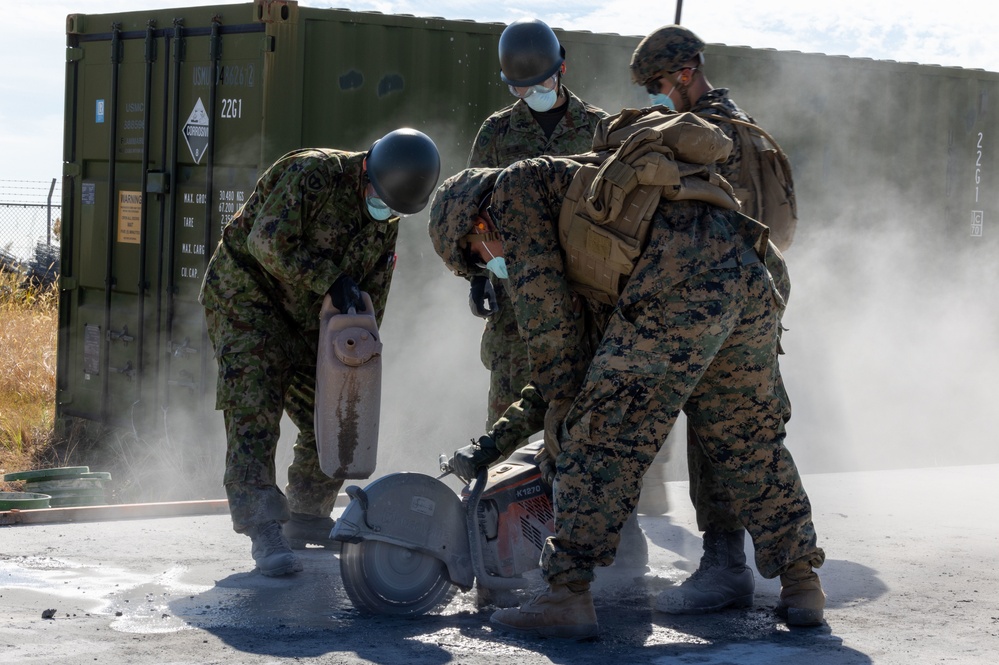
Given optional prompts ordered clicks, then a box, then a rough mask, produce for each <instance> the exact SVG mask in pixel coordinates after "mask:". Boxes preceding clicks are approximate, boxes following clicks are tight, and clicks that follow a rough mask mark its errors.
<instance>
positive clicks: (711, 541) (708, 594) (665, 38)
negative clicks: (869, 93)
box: [631, 25, 791, 614]
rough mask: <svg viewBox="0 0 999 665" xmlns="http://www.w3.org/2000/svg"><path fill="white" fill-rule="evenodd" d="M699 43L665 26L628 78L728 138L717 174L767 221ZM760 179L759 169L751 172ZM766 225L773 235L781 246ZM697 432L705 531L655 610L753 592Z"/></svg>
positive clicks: (738, 533) (690, 459) (654, 473)
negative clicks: (693, 567)
mask: <svg viewBox="0 0 999 665" xmlns="http://www.w3.org/2000/svg"><path fill="white" fill-rule="evenodd" d="M704 47H705V44H704V42H703V41H702V40H701V39H700V38H699V37H698V36H697V35H696V34H694V33H693V32H692V31H690V30H689V29H687V28H685V27H683V26H679V25H667V26H663V27H661V28H659V29H657V30H655V31H653V32H652V33H650V34H649V35H648V36H647V37H645V38H644V39H643V40H642V41H641V43H640V44H639V45H638V47H637V48H636V49H635V52H634V54H633V55H632V59H631V77H632V80H633V81H634V82H635V83H636V84H638V85H641V86H643V87H645V89H646V91H647V92H648V93H649V98H650V101H651V102H652V104H654V105H655V104H658V105H662V106H666V107H667V108H670V109H674V110H676V111H680V112H683V111H690V112H692V113H695V114H697V115H699V116H700V117H702V118H704V119H705V120H707V121H708V122H711V123H712V124H714V125H715V126H716V127H718V128H719V129H720V130H721V131H722V132H724V133H725V134H726V136H728V137H729V139H731V140H732V143H733V148H732V153H731V155H730V156H729V158H728V159H727V160H726V161H724V162H722V163H720V164H719V165H718V172H719V174H721V175H722V176H723V177H724V178H725V179H726V180H728V181H729V182H730V183H731V184H732V186H733V188H734V189H735V194H736V197H737V198H738V199H739V201H740V203H741V204H742V208H741V210H742V212H744V213H745V214H747V215H749V216H750V217H753V218H754V219H757V220H759V221H762V222H764V223H767V224H770V223H772V222H770V220H768V219H767V218H766V217H765V216H764V211H763V206H762V198H761V196H760V194H759V191H758V190H759V185H758V184H754V174H753V173H751V169H750V167H749V165H748V164H747V163H746V161H745V160H744V159H743V157H744V152H745V149H746V146H745V145H744V137H743V134H742V132H740V131H738V128H737V126H736V125H734V124H732V123H730V122H726V118H734V119H736V120H742V121H745V122H750V123H755V121H754V120H753V119H752V118H751V117H750V116H749V115H748V114H746V113H745V112H744V111H743V110H742V109H740V108H739V107H738V106H737V105H736V104H735V102H733V101H732V99H731V98H730V97H729V91H728V89H727V88H714V87H713V86H712V85H711V83H710V82H709V81H708V79H707V77H706V76H705V74H704V69H703V67H704ZM755 179H756V180H758V179H759V175H758V174H756V175H755ZM777 236H778V234H777V229H776V228H773V229H771V239H772V240H774V241H775V242H776V243H777V244H779V245H781V249H782V250H783V249H785V248H786V244H789V242H790V239H789V237H788V238H787V243H786V244H785V243H782V242H781V240H779V239H778V237H777ZM776 389H777V392H778V394H779V395H781V396H782V397H783V398H784V402H785V420H787V419H789V418H790V417H791V406H790V401H788V400H787V393H786V392H785V391H784V384H783V381H782V380H781V379H780V376H779V374H778V379H777V385H776ZM697 438H698V432H697V431H696V429H695V428H694V427H692V426H691V425H690V424H689V423H688V426H687V465H688V475H689V478H690V495H691V500H692V501H693V503H694V508H695V512H696V514H697V525H698V528H699V529H700V530H701V531H703V532H704V536H703V549H704V552H703V556H702V557H701V560H700V563H699V565H698V569H697V571H696V572H695V573H694V574H693V575H691V576H690V577H689V578H688V579H687V580H685V581H684V582H683V583H682V584H680V585H679V586H678V587H675V588H673V589H670V590H668V591H667V592H665V593H663V594H662V595H661V596H660V597H659V598H658V599H657V602H656V608H657V609H659V610H660V611H663V612H666V613H670V614H700V613H704V612H714V611H718V610H722V609H725V608H727V607H733V606H735V607H745V606H748V605H751V604H752V601H753V594H754V592H755V586H756V585H755V581H754V579H753V572H752V570H750V568H749V567H748V566H747V565H746V556H745V550H744V543H745V530H744V529H743V527H742V524H741V522H740V520H739V518H738V516H737V515H735V514H734V513H733V512H732V510H731V508H730V506H729V505H728V502H727V497H726V495H725V493H724V492H722V491H720V490H719V487H718V484H717V483H716V482H714V480H713V479H712V478H711V464H710V463H709V461H708V460H707V459H706V457H705V454H704V452H703V451H702V446H701V445H700V444H699V443H698V441H697ZM669 452H670V451H669V448H668V447H664V448H663V450H662V452H661V453H660V454H659V458H658V459H657V461H656V463H655V464H653V466H652V467H651V469H650V472H649V474H648V475H647V477H646V482H647V484H648V486H649V487H652V486H654V484H655V483H659V484H660V485H661V484H662V482H663V478H662V476H663V475H664V474H663V472H662V469H663V468H664V466H665V463H666V461H667V460H668V457H669Z"/></svg>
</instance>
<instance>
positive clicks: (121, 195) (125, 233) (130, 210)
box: [118, 192, 142, 245]
mask: <svg viewBox="0 0 999 665" xmlns="http://www.w3.org/2000/svg"><path fill="white" fill-rule="evenodd" d="M141 241H142V192H118V242H127V243H131V244H136V245H137V244H139V243H140V242H141Z"/></svg>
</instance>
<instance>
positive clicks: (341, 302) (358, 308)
mask: <svg viewBox="0 0 999 665" xmlns="http://www.w3.org/2000/svg"><path fill="white" fill-rule="evenodd" d="M326 293H328V294H329V296H330V300H332V301H333V306H334V307H336V308H337V309H338V310H340V311H341V312H346V311H348V310H350V308H351V307H353V308H354V311H355V312H363V311H364V300H363V299H362V298H361V289H360V287H359V286H357V282H355V281H354V280H353V278H352V277H351V276H350V275H348V274H346V273H345V274H343V275H340V276H339V277H337V278H336V281H335V282H333V286H331V287H330V288H329V290H328V291H327V292H326Z"/></svg>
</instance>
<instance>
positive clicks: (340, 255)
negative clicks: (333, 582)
mask: <svg viewBox="0 0 999 665" xmlns="http://www.w3.org/2000/svg"><path fill="white" fill-rule="evenodd" d="M364 158H365V153H353V152H343V151H338V150H327V149H306V150H298V151H295V152H291V153H289V154H287V155H285V156H284V157H282V158H280V159H279V160H278V161H277V162H275V163H274V165H273V166H271V167H270V168H269V169H268V170H267V171H266V172H265V173H264V174H263V176H261V178H260V180H259V181H258V182H257V185H256V188H255V189H254V192H253V194H252V195H251V196H250V198H249V200H248V201H247V202H246V204H245V205H244V206H243V207H242V208H241V209H240V211H239V212H238V213H237V214H236V216H235V217H233V219H232V221H230V222H229V223H228V224H227V225H226V226H225V228H224V229H223V231H222V239H221V241H220V242H219V245H218V248H217V249H216V251H215V254H214V255H213V257H212V260H211V263H210V264H209V266H208V271H207V274H206V276H205V281H204V285H203V287H202V291H201V302H202V304H203V305H204V306H205V308H206V315H207V318H208V329H209V335H210V336H211V339H212V343H213V344H214V346H215V357H216V360H217V361H218V365H219V380H218V386H217V397H216V404H215V408H217V409H221V410H222V411H223V412H224V415H225V422H226V433H227V437H228V452H227V455H226V468H225V478H224V483H225V488H226V493H227V495H228V498H229V509H230V512H231V514H232V521H233V528H234V529H235V530H236V531H237V532H240V533H245V532H247V531H248V530H249V529H251V527H253V526H254V525H257V524H260V523H263V522H268V521H278V522H284V521H287V520H288V519H289V518H290V515H289V508H290V511H291V512H294V513H303V514H307V515H326V516H328V515H329V514H330V511H331V510H332V509H333V503H334V501H335V499H336V496H337V492H338V491H339V490H340V486H341V485H342V484H343V481H342V480H339V479H337V480H334V479H332V478H330V477H328V476H326V475H325V474H324V473H323V472H322V471H321V470H320V468H319V458H318V454H317V451H316V436H315V431H314V420H313V418H314V415H313V411H314V408H315V382H316V352H317V345H318V342H319V310H320V307H321V305H322V301H323V297H324V296H325V294H326V292H327V289H328V288H329V287H330V285H331V284H333V283H334V282H335V281H336V279H337V278H338V277H340V276H341V275H349V276H351V277H352V278H353V279H355V280H356V281H357V284H358V286H359V287H360V289H361V290H362V291H366V292H367V293H368V294H369V295H370V296H371V301H372V304H373V305H374V308H375V317H376V320H377V321H378V322H379V323H381V319H382V315H383V314H384V311H385V301H386V299H387V297H388V290H389V285H390V284H391V281H392V270H393V268H394V265H395V246H396V238H397V234H398V226H397V218H391V219H389V220H386V221H376V220H374V219H371V218H370V217H368V216H367V215H366V214H365V213H364V212H363V211H362V210H363V204H361V205H359V202H360V201H361V198H360V197H361V192H362V191H363V190H364V187H365V183H364V179H363V171H362V163H363V160H364ZM284 411H287V412H288V415H289V417H290V418H291V421H292V422H293V423H294V424H295V426H296V427H297V428H298V430H299V433H298V438H297V440H296V442H295V447H294V459H293V461H292V464H291V466H290V467H289V469H288V485H287V487H286V489H285V494H282V492H281V491H280V490H279V489H278V487H277V484H276V477H275V467H274V455H275V451H276V447H277V443H278V436H279V429H278V426H279V423H280V420H281V415H282V412H284ZM286 496H287V499H286V498H285V497H286Z"/></svg>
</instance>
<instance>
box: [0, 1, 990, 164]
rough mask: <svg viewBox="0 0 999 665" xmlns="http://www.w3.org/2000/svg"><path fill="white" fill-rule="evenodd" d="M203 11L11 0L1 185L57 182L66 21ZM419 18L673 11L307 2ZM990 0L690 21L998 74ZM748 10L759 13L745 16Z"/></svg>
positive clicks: (695, 15) (732, 12)
mask: <svg viewBox="0 0 999 665" xmlns="http://www.w3.org/2000/svg"><path fill="white" fill-rule="evenodd" d="M205 4H215V5H227V4H243V3H242V2H233V1H231V0H221V1H220V2H214V3H212V2H183V1H176V0H174V1H167V0H130V1H127V2H126V1H122V0H100V1H98V0H79V1H77V2H62V1H57V0H30V1H28V2H5V3H4V20H3V21H2V22H0V56H2V61H3V62H4V63H5V65H6V66H5V67H3V69H2V71H0V156H2V159H0V180H38V181H47V180H51V179H52V178H53V177H59V176H60V174H61V170H62V169H61V158H62V136H61V135H62V127H63V122H62V113H63V76H64V71H65V70H64V63H65V49H64V47H65V17H66V15H67V14H71V13H84V14H100V13H115V12H122V11H135V10H136V9H153V8H159V7H181V6H196V5H205ZM300 4H302V5H307V6H314V7H346V8H350V9H355V10H360V11H371V10H373V11H380V12H383V13H402V14H413V15H417V16H443V17H445V18H450V19H472V20H479V21H499V22H503V23H508V22H510V21H513V20H516V19H518V18H524V17H537V18H541V19H542V20H544V21H545V22H547V23H548V24H549V25H551V26H553V27H558V28H564V29H567V30H589V31H592V32H613V33H618V34H625V35H644V34H646V33H648V32H650V31H651V30H653V29H655V28H656V27H658V26H660V25H664V24H666V23H672V22H673V18H674V15H675V11H676V3H675V2H673V1H670V0H667V1H666V2H661V3H659V6H660V7H661V9H660V10H659V11H650V9H649V8H650V6H654V5H653V4H652V3H649V2H647V1H644V2H643V1H641V0H618V1H614V0H604V1H602V2H592V1H589V0H572V1H570V2H565V1H564V0H560V1H559V2H550V1H547V0H532V2H517V1H515V2H509V3H486V2H461V1H458V2H451V1H446V0H445V1H440V0H439V1H436V2H353V1H350V0H335V1H333V2H330V1H326V2H317V1H315V0H305V1H303V2H300ZM990 4H991V3H986V2H984V1H983V0H950V1H949V2H939V1H934V2H930V1H928V0H910V1H908V2H903V1H901V0H875V1H871V0H837V1H836V2H823V3H816V2H802V1H801V0H758V1H757V2H753V3H749V2H746V0H686V1H685V2H684V3H683V15H682V22H683V23H684V24H685V25H687V26H688V27H690V28H691V29H693V30H694V31H695V32H697V33H698V34H699V35H700V36H701V37H702V38H703V39H704V40H705V41H708V42H714V43H723V44H730V45H744V46H752V47H756V48H774V49H778V50H794V51H804V52H809V53H826V54H830V55H848V56H853V57H866V58H874V59H882V60H897V61H901V62H919V63H922V64H936V65H943V66H957V67H967V68H978V69H986V70H989V71H999V39H996V35H999V11H996V10H995V9H994V8H991V9H987V8H989V7H990ZM747 7H752V9H751V10H750V9H747Z"/></svg>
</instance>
